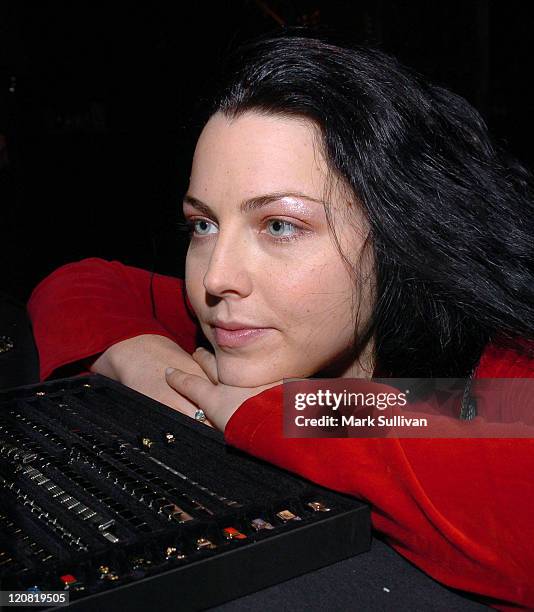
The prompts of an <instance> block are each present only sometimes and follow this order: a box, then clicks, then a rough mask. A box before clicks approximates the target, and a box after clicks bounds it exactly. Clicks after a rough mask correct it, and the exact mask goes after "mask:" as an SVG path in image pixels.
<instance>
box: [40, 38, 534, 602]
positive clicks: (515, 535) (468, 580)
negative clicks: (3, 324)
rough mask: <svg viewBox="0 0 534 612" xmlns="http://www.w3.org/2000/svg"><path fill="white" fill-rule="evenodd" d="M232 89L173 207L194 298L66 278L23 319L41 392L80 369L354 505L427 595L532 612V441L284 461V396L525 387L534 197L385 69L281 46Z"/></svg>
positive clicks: (474, 120)
mask: <svg viewBox="0 0 534 612" xmlns="http://www.w3.org/2000/svg"><path fill="white" fill-rule="evenodd" d="M228 74H229V75H230V80H229V81H228V82H227V83H226V84H225V85H224V86H223V87H222V90H221V93H220V95H218V97H217V98H216V101H215V104H214V106H213V108H212V110H211V113H210V116H209V120H208V121H207V123H206V125H205V127H204V129H203V131H202V134H201V136H200V138H199V140H198V143H197V147H196V150H195V155H194V159H193V167H192V173H191V180H190V184H189V188H188V191H187V194H186V196H185V198H184V214H185V217H186V219H187V222H188V224H189V226H190V228H191V230H192V237H191V243H190V247H189V251H188V254H187V262H186V279H185V288H186V293H187V295H186V294H185V293H184V292H183V291H182V288H183V284H182V282H181V281H180V280H178V279H172V278H169V277H163V276H159V275H156V276H153V277H152V276H151V275H150V274H149V273H147V272H144V271H142V270H138V269H135V268H130V267H127V266H123V265H122V264H120V263H118V262H105V261H103V260H98V259H90V260H84V261H82V262H79V263H75V264H69V265H67V266H64V267H63V268H60V269H59V270H58V271H56V272H55V273H53V274H52V275H51V276H50V277H48V278H47V279H45V280H44V281H43V282H42V283H41V284H40V285H39V286H38V287H37V288H36V290H35V291H34V293H33V295H32V298H31V300H30V303H29V312H30V316H31V317H32V320H33V324H34V332H35V335H36V340H37V344H38V347H39V351H40V357H41V375H42V378H43V379H44V378H47V377H49V376H50V375H52V374H53V373H55V374H56V375H59V374H61V373H65V372H66V371H68V372H69V373H76V372H81V371H84V370H85V369H87V368H90V369H91V370H92V371H96V372H100V373H103V374H106V375H108V376H111V377H113V378H116V379H118V380H120V381H122V382H123V383H125V384H127V385H130V386H132V387H134V388H136V389H138V390H140V391H142V392H143V393H146V394H147V395H150V396H152V397H155V398H156V399H159V400H160V401H162V402H164V403H166V404H168V405H170V406H172V407H174V408H177V409H178V410H181V411H182V412H184V413H186V414H189V415H190V416H196V418H198V419H201V420H202V419H203V418H204V414H205V415H206V416H207V417H208V418H209V420H210V421H211V422H212V424H213V425H214V426H215V427H217V428H219V429H221V430H223V431H224V432H225V436H226V439H227V441H228V442H229V443H230V444H233V445H235V446H237V447H239V448H242V449H243V450H246V451H248V452H250V453H252V454H254V455H257V456H259V457H262V458H264V459H266V460H268V461H271V462H273V463H276V464H278V465H280V466H282V467H284V468H286V469H290V470H293V471H295V472H297V473H300V474H302V475H303V476H305V477H307V478H309V479H311V480H314V481H315V482H318V483H320V484H322V485H324V486H327V487H331V488H333V489H336V490H338V491H342V492H345V493H349V494H352V495H355V496H357V497H359V498H361V499H364V500H367V501H368V502H369V503H370V504H371V507H372V519H373V525H374V527H375V528H376V529H377V530H379V531H380V532H382V533H383V534H385V536H386V537H387V538H388V540H389V542H390V543H391V545H392V546H394V547H395V549H396V550H397V551H398V552H400V553H401V554H402V555H404V556H405V557H407V558H408V559H409V560H410V561H412V562H413V563H415V564H416V565H417V566H419V567H420V568H422V569H423V570H425V571H426V572H428V573H429V574H430V575H432V576H433V577H434V578H436V579H437V580H440V581H442V582H443V583H444V584H446V585H448V586H451V587H455V588H458V589H463V590H465V591H469V592H470V593H473V594H475V595H477V596H478V597H480V598H481V599H482V600H484V601H487V602H488V603H491V604H492V605H494V606H495V607H498V608H500V609H508V608H509V609H512V607H514V606H517V605H519V606H524V607H528V606H534V589H533V587H532V584H534V580H533V570H532V567H534V556H533V552H532V550H531V546H530V542H531V541H532V538H533V536H534V527H533V525H532V521H531V516H530V510H529V508H530V507H531V506H532V503H534V489H533V486H532V484H531V482H530V480H531V479H530V473H531V470H532V467H534V454H533V451H534V443H533V441H532V440H531V439H517V440H507V439H482V440H469V439H459V440H436V439H434V440H426V439H420V440H413V439H405V440H400V439H358V440H349V439H343V440H340V439H324V440H320V441H317V440H305V439H302V440H297V439H287V438H284V437H283V435H282V414H281V411H282V408H281V397H282V393H281V386H280V384H279V383H280V382H281V381H282V379H283V378H288V377H310V376H314V377H318V376H319V377H332V378H333V377H352V378H370V377H371V376H373V375H375V376H377V375H380V376H389V377H465V378H474V379H479V378H485V377H502V378H513V377H534V355H533V351H532V344H531V342H532V339H533V335H534V299H533V298H534V283H533V279H534V270H533V257H532V254H533V253H532V235H533V219H534V215H533V212H534V211H533V204H532V198H531V190H530V178H529V177H528V175H527V173H526V172H525V171H524V170H522V169H521V167H520V166H519V165H518V164H516V163H514V162H511V161H509V160H507V159H506V158H505V157H504V155H502V154H501V153H500V152H498V151H497V150H496V149H495V148H494V147H493V145H492V144H491V142H490V140H489V138H488V136H487V134H486V130H485V127H484V124H483V122H482V120H481V119H480V117H479V116H478V115H477V113H476V112H475V111H474V110H473V109H472V108H471V107H470V106H469V105H468V104H467V103H466V102H465V101H464V100H462V99H461V98H459V97H458V96H455V95H454V94H451V93H450V92H448V91H446V90H444V89H441V88H438V87H434V86H431V85H428V84H426V83H424V82H423V81H422V80H421V79H420V78H419V77H417V76H415V75H413V74H411V73H410V72H409V71H408V70H407V69H405V68H403V67H402V66H400V65H399V64H398V63H397V62H395V61H394V60H392V59H391V58H389V57H387V56H385V55H383V54H382V53H380V52H377V51H371V50H365V49H350V48H347V47H340V46H336V45H333V44H330V43H328V42H325V41H324V40H320V39H318V38H313V37H311V38H308V37H304V36H300V35H298V33H297V35H295V36H293V35H285V34H281V35H280V36H278V37H273V38H271V39H267V40H263V41H258V42H256V43H252V44H250V45H248V46H246V47H244V48H242V49H241V50H240V51H239V52H238V53H236V54H235V56H234V58H233V62H231V63H230V65H229V66H228ZM191 310H192V311H193V313H191V312H190V311H191ZM200 330H201V331H202V332H203V335H202V334H200V333H199V332H200ZM206 340H207V342H208V343H209V344H210V345H211V346H212V347H213V349H214V354H211V353H210V352H209V351H207V350H205V349H200V350H198V351H196V352H194V353H193V356H192V357H191V353H192V352H193V350H194V349H195V347H196V346H198V344H199V343H205V341H206ZM65 366H68V368H69V369H68V370H65V369H61V368H64V367H65ZM199 406H202V410H198V407H199ZM501 528H502V530H503V531H502V532H500V531H499V530H500V529H501Z"/></svg>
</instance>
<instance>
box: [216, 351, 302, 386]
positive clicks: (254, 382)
mask: <svg viewBox="0 0 534 612" xmlns="http://www.w3.org/2000/svg"><path fill="white" fill-rule="evenodd" d="M216 359H217V374H218V377H219V381H220V382H221V383H223V384H224V385H231V386H233V387H261V386H262V385H268V384H270V383H273V382H278V381H281V380H283V379H284V378H302V377H305V376H306V375H305V374H302V373H300V372H299V373H295V372H296V370H295V369H294V368H287V367H283V368H280V367H277V366H276V365H275V366H274V367H273V365H270V366H269V365H268V364H269V360H268V359H265V357H262V358H261V361H260V362H259V363H255V362H254V360H253V359H251V358H250V357H244V356H242V357H232V356H228V355H221V354H220V353H219V354H218V355H217V357H216ZM289 372H292V373H291V374H290V373H289Z"/></svg>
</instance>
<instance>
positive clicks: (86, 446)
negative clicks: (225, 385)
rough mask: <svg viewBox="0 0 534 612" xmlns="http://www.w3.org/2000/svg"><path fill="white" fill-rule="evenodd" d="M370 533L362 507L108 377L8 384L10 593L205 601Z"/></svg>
mask: <svg viewBox="0 0 534 612" xmlns="http://www.w3.org/2000/svg"><path fill="white" fill-rule="evenodd" d="M162 464H165V466H167V467H164V466H163V465H162ZM169 468H170V469H169ZM284 511H289V514H287V513H284ZM93 513H94V514H93ZM278 513H282V515H281V517H279V516H278ZM92 514H93V515H92ZM189 516H190V517H192V518H191V519H189ZM293 517H294V518H293ZM255 519H261V520H263V521H264V523H260V525H259V526H260V527H263V528H260V529H259V530H256V529H255V528H253V526H252V521H253V520H255ZM299 519H300V520H299ZM265 523H268V524H269V525H271V526H272V528H271V529H270V528H268V525H266V524H265ZM227 528H230V530H227V531H225V529H227ZM232 529H233V530H234V531H232ZM370 541H371V527H370V513H369V507H368V506H367V505H365V504H363V503H361V502H359V501H357V500H355V499H353V498H351V497H347V496H344V495H340V494H337V493H334V492H332V491H330V490H327V489H324V488H322V487H319V486H317V485H315V484H312V483H310V482H309V481H306V480H304V479H302V478H300V477H297V476H295V475H293V474H290V473H289V472H286V471H284V470H281V469H278V468H276V467H274V466H272V465H269V464H267V463H265V462H262V461H259V460H256V459H254V458H253V457H251V456H249V455H245V454H244V453H241V452H239V451H237V450H236V449H233V448H232V447H229V446H226V445H225V443H224V439H223V436H222V434H221V433H220V432H218V431H215V430H213V429H211V428H209V427H207V426H205V425H203V424H201V423H197V422H196V421H194V420H193V419H191V418H189V417H186V416H184V415H182V414H180V413H178V412H176V411H174V410H172V409H170V408H168V407H167V406H164V405H162V404H159V403H158V402H156V401H154V400H152V399H150V398H148V397H146V396H144V395H141V394H140V393H137V392H135V391H133V390H132V389H129V388H128V387H125V386H123V385H121V384H119V383H117V382H115V381H112V380H110V379H108V378H106V377H103V376H99V375H90V376H80V377H75V378H68V379H62V380H56V381H52V382H48V383H44V384H40V385H32V386H28V387H19V388H17V389H11V390H8V391H3V392H0V580H1V589H2V590H4V591H6V590H8V591H26V590H28V589H29V591H28V592H44V591H64V590H68V592H69V595H70V602H71V603H70V608H71V609H74V610H76V612H82V611H93V610H95V609H98V610H116V609H120V608H121V607H124V608H125V609H126V608H127V609H128V610H130V611H134V610H145V609H146V607H147V606H148V605H150V606H152V607H154V608H155V609H164V607H167V606H168V607H169V608H170V609H173V610H180V611H182V610H202V609H206V608H209V607H212V606H215V605H217V604H219V603H222V602H224V601H228V600H230V599H234V598H236V597H240V596H242V595H245V594H248V593H252V592H254V591H257V590H259V589H262V588H265V587H267V586H270V585H273V584H276V583H278V582H281V581H283V580H287V579H289V578H292V577H294V576H297V575H300V574H303V573H305V572H309V571H311V570H315V569H317V568H320V567H323V566H325V565H329V564H331V563H334V562H336V561H340V560H342V559H345V558H347V557H350V556H353V555H355V554H358V553H361V552H364V551H366V550H368V549H369V547H370ZM211 546H213V548H212V547H211ZM85 549H86V550H85ZM167 557H169V558H167ZM28 609H29V608H28ZM32 609H34V610H35V609H36V608H35V607H34V608H32ZM53 609H58V610H59V609H60V607H57V608H53Z"/></svg>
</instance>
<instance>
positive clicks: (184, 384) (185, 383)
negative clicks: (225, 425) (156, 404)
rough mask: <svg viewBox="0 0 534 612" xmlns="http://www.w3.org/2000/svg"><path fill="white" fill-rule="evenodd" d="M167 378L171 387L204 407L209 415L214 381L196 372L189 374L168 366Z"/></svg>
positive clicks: (200, 406)
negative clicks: (197, 374) (196, 374)
mask: <svg viewBox="0 0 534 612" xmlns="http://www.w3.org/2000/svg"><path fill="white" fill-rule="evenodd" d="M165 378H166V380H167V384H168V385H169V386H170V387H172V388H173V389H174V390H175V391H178V393H180V394H181V395H183V396H184V397H186V398H187V399H188V400H189V401H190V402H192V403H193V404H195V405H196V406H198V407H199V408H202V410H204V412H205V413H206V415H207V416H209V412H210V411H211V403H212V398H213V395H212V393H213V389H214V386H213V383H211V382H209V381H208V380H205V379H204V378H201V377H200V376H195V374H189V373H187V372H184V371H183V370H178V369H175V368H167V369H166V370H165Z"/></svg>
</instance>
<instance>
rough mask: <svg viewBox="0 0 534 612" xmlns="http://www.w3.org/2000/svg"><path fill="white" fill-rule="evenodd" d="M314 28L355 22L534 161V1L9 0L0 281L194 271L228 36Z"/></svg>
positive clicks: (0, 112) (0, 77)
mask: <svg viewBox="0 0 534 612" xmlns="http://www.w3.org/2000/svg"><path fill="white" fill-rule="evenodd" d="M306 23H320V24H327V25H331V26H334V27H343V28H344V30H345V31H347V30H348V31H350V32H352V33H353V34H354V37H355V38H356V39H357V40H359V41H360V42H363V43H366V42H367V43H371V44H373V45H376V46H379V47H381V48H383V49H384V50H386V51H388V52H390V53H392V54H394V55H396V56H397V57H399V58H400V59H401V60H402V61H404V62H405V63H407V64H409V65H411V66H412V67H414V68H415V69H417V70H418V71H419V72H421V73H423V74H425V75H427V76H428V77H430V78H431V79H432V80H434V81H435V82H438V83H440V84H443V85H446V86H448V87H450V88H451V89H453V90H455V91H456V92H458V93H460V94H461V95H463V96H464V97H466V98H467V99H468V100H469V101H470V102H471V103H472V104H474V105H475V106H476V107H477V108H478V110H479V111H480V112H481V113H482V114H483V116H484V117H485V119H486V120H487V122H488V124H489V126H490V129H491V131H492V133H493V134H494V136H495V137H496V139H497V140H498V141H499V142H500V143H501V144H504V145H505V146H507V147H508V148H509V149H510V150H511V151H512V152H513V153H514V154H515V155H516V156H518V157H519V158H520V159H521V160H522V161H523V162H524V163H525V164H527V165H529V166H531V167H532V166H533V165H534V152H533V151H532V146H531V142H532V136H533V132H534V128H533V122H532V119H531V109H532V107H533V104H532V102H533V97H534V96H533V93H532V83H533V80H534V77H533V74H532V69H531V61H532V59H531V58H532V57H533V55H534V54H533V51H534V41H533V36H532V31H533V30H534V3H533V2H529V1H526V2H523V1H521V0H517V1H510V0H506V1H504V0H503V1H501V0H494V1H491V0H452V1H451V0H449V1H447V2H439V1H437V0H436V1H432V0H405V1H399V0H381V1H379V0H366V1H364V0H360V1H358V0H354V1H346V2H342V1H337V2H336V1H332V0H330V1H324V2H323V1H317V2H312V1H294V2H288V1H265V2H264V1H259V0H257V1H256V0H235V1H226V2H217V3H210V2H196V3H192V4H191V5H188V4H187V3H184V2H172V3H170V2H169V3H163V2H160V3H158V2H152V3H147V2H145V3H133V2H130V3H117V2H106V3H103V2H101V3H94V2H86V1H82V0H76V1H75V2H55V1H48V2H41V3H37V2H35V3H31V2H15V1H12V2H4V3H2V4H0V134H1V135H2V136H0V139H1V141H0V210H1V213H0V214H1V217H0V223H1V226H0V243H1V247H0V253H1V254H2V255H1V257H2V262H1V276H0V291H3V292H5V293H8V294H10V295H11V296H13V297H16V298H18V299H21V300H25V299H27V297H28V295H29V292H30V291H31V289H32V288H33V287H34V286H35V284H36V283H37V282H38V281H39V280H40V279H41V278H43V277H44V276H45V275H46V274H48V273H49V272H50V271H51V270H53V269H54V268H55V267H57V266H59V265H61V264H62V263H66V262H68V261H73V260H76V259H80V258H82V257H87V256H101V257H106V258H116V259H121V260H122V261H124V262H125V263H129V264H132V265H138V266H141V267H145V268H149V269H156V270H157V271H159V272H163V273H170V274H177V275H180V274H182V270H183V255H184V251H185V249H184V245H183V244H182V243H181V242H180V238H179V237H178V235H177V232H176V229H175V228H176V220H177V215H178V210H179V208H180V200H181V195H182V194H183V193H184V191H185V189H186V187H187V181H188V176H189V171H190V163H191V156H192V152H193V149H194V142H195V139H196V136H197V135H198V126H195V125H194V121H193V122H192V118H191V114H192V109H193V108H194V106H195V102H196V100H197V98H198V95H199V91H201V90H202V89H203V88H205V84H206V81H207V80H209V78H210V76H209V75H210V74H211V73H212V71H213V69H214V66H216V63H217V60H218V58H219V57H220V56H221V54H222V53H224V51H225V49H227V48H228V47H229V46H230V45H235V44H236V43H238V42H239V41H240V40H243V39H247V38H250V37H251V36H253V35H256V34H260V33H263V32H267V31H270V30H272V29H274V28H276V27H277V26H278V25H281V24H287V25H302V24H306ZM193 120H194V116H193ZM2 143H3V144H2Z"/></svg>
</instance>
